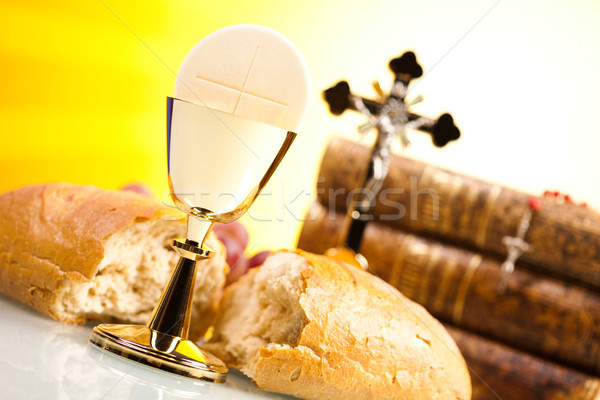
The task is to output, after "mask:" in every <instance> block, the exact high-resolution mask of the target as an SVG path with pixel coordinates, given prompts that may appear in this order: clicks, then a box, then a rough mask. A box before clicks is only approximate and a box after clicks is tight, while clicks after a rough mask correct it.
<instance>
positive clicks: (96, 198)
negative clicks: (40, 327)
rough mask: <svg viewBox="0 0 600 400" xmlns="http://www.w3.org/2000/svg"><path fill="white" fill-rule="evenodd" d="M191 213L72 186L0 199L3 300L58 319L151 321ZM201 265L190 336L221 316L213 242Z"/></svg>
mask: <svg viewBox="0 0 600 400" xmlns="http://www.w3.org/2000/svg"><path fill="white" fill-rule="evenodd" d="M185 234H186V222H185V216H184V215H183V214H182V213H180V212H179V211H178V210H176V209H174V208H170V207H165V206H163V205H161V204H160V203H159V202H157V201H156V200H154V199H151V198H149V197H145V196H142V195H139V194H136V193H132V192H125V191H111V190H103V189H100V188H97V187H94V186H80V185H73V184H67V183H48V184H43V185H32V186H26V187H22V188H19V189H16V190H14V191H11V192H7V193H4V194H3V195H1V196H0V293H3V294H5V295H6V296H9V297H12V298H13V299H16V300H18V301H20V302H22V303H24V304H26V305H28V306H30V307H32V308H34V309H36V310H38V311H40V312H42V313H44V314H48V315H50V316H52V317H53V318H55V319H57V320H60V321H66V322H71V323H84V322H85V321H86V320H88V319H91V320H97V321H102V322H129V323H136V324H145V323H146V322H147V321H148V318H149V317H150V314H151V313H152V310H153V308H154V306H155V305H156V303H157V301H158V298H159V297H160V294H161V293H162V290H163V288H164V287H165V285H166V283H167V281H168V279H169V276H170V274H171V271H172V270H173V268H174V267H175V265H176V263H177V260H178V254H177V253H176V252H175V251H174V250H172V248H171V242H172V241H173V239H174V238H181V237H185ZM207 245H208V246H209V247H211V248H212V249H213V250H214V255H213V257H212V258H210V259H208V260H204V261H200V262H199V263H198V267H197V276H196V286H195V289H194V304H193V310H192V323H191V327H190V337H191V338H193V339H197V338H199V337H200V336H201V335H202V334H203V333H204V332H205V331H206V330H207V329H208V327H209V326H210V325H211V323H212V320H213V317H214V315H215V313H216V309H217V306H218V302H219V299H220V295H221V292H222V288H223V285H224V282H225V274H226V273H227V271H228V267H227V264H226V262H225V249H224V247H223V245H222V244H221V243H220V242H219V241H218V240H217V239H216V237H215V236H214V235H211V236H210V237H209V238H208V240H207Z"/></svg>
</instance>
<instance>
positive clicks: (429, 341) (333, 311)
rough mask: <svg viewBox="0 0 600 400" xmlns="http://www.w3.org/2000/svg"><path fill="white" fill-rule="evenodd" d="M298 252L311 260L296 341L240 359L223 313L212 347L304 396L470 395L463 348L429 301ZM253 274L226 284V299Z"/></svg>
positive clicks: (268, 384) (273, 387)
mask: <svg viewBox="0 0 600 400" xmlns="http://www.w3.org/2000/svg"><path fill="white" fill-rule="evenodd" d="M295 253H296V254H298V255H299V256H301V257H304V258H305V259H306V260H307V261H308V265H309V267H307V268H305V269H304V270H303V271H302V276H303V278H304V281H305V285H306V286H305V289H304V291H303V292H302V293H301V295H300V299H299V302H300V306H301V307H302V309H303V310H304V312H305V315H306V318H307V321H308V322H307V323H306V325H305V326H304V328H303V330H302V332H301V334H300V337H299V340H298V342H297V343H293V344H291V345H281V344H274V343H270V344H268V345H267V346H263V347H261V348H260V349H259V351H258V354H257V356H256V357H254V359H253V361H251V362H250V363H248V364H246V365H242V364H241V363H240V362H239V360H235V359H231V357H232V355H231V353H229V352H227V347H228V343H227V337H228V334H227V332H222V331H220V329H221V324H220V322H219V319H218V320H217V323H216V326H215V338H217V341H216V342H215V343H212V344H211V345H210V350H211V351H212V352H213V353H215V354H217V355H218V356H220V357H222V358H224V359H226V360H227V361H228V362H230V363H231V365H232V366H233V367H237V368H242V370H243V371H244V372H246V373H247V374H248V375H249V376H250V377H251V378H252V379H253V380H254V382H255V383H256V385H257V386H258V387H260V388H262V389H264V390H269V391H274V392H280V393H286V394H291V395H294V396H298V397H301V398H305V399H325V398H327V399H357V400H358V399H361V400H364V399H470V397H471V385H470V378H469V373H468V370H467V368H466V364H465V362H464V359H463V358H462V356H461V354H460V351H459V350H458V348H457V346H456V345H455V343H454V341H453V340H452V339H451V337H450V336H449V334H448V333H447V332H446V330H445V329H444V328H443V326H442V325H441V324H440V323H439V322H438V321H437V320H436V319H435V318H433V317H432V316H431V315H430V314H429V313H427V311H425V309H424V308H423V307H421V306H420V305H418V304H416V303H414V302H412V301H411V300H409V299H408V298H406V297H404V296H403V295H402V294H400V293H399V292H398V291H397V290H395V289H393V288H392V287H391V286H389V285H388V284H386V283H385V282H383V281H382V280H380V279H379V278H377V277H375V276H373V275H371V274H369V273H367V272H364V271H362V270H360V269H358V268H356V267H353V266H350V265H348V264H345V263H343V262H341V261H338V260H335V259H332V258H329V257H324V256H318V255H314V254H311V253H307V252H304V251H301V250H297V251H295ZM255 276H256V274H255V273H251V274H250V275H248V276H247V277H244V278H242V280H240V281H239V282H237V283H236V284H234V285H232V286H231V287H229V288H227V289H226V293H225V296H224V299H223V304H227V303H228V300H227V299H228V297H230V296H236V292H238V291H240V290H241V285H244V280H245V279H249V280H252V279H254V277H255ZM223 312H226V310H222V311H221V315H223ZM257 318H258V316H257ZM223 326H225V325H223ZM219 349H221V350H219Z"/></svg>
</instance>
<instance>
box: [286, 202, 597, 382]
mask: <svg viewBox="0 0 600 400" xmlns="http://www.w3.org/2000/svg"><path fill="white" fill-rule="evenodd" d="M343 221H344V215H342V214H338V213H335V212H331V211H329V210H327V209H325V208H324V207H322V206H321V205H320V204H318V203H314V204H313V207H312V208H311V210H310V212H309V214H308V216H307V218H306V220H305V221H304V226H303V229H302V232H301V234H300V239H299V242H298V247H299V248H302V249H305V250H307V251H312V252H316V253H323V252H325V251H326V250H327V249H329V248H331V247H335V244H336V243H337V237H338V235H339V233H340V231H341V227H342V225H343ZM361 253H362V254H363V255H364V256H365V257H366V259H367V260H368V262H369V268H370V271H371V272H372V273H374V274H375V275H378V276H379V277H381V278H382V279H383V280H385V281H387V282H389V283H390V284H392V285H393V286H394V287H396V288H397V289H398V290H400V291H401V292H402V293H403V294H404V295H406V296H407V297H409V298H411V299H412V300H414V301H416V302H417V303H420V304H421V305H423V306H424V307H425V308H427V310H428V311H429V312H430V313H431V314H433V315H434V316H435V317H437V318H439V319H440V320H442V321H445V322H449V323H452V324H453V325H455V326H458V327H461V328H464V329H466V330H469V331H473V332H478V333H481V334H482V335H484V336H486V337H490V338H493V339H495V340H498V341H501V342H504V343H506V344H509V345H511V346H513V347H516V348H521V349H523V350H525V351H530V352H532V353H535V354H539V355H541V356H542V357H544V358H548V359H552V360H556V361H558V362H561V363H564V364H568V365H571V366H574V367H576V368H580V369H582V370H584V371H588V372H590V373H595V374H598V373H600V293H597V292H595V291H593V290H587V289H585V288H582V287H580V286H577V285H573V284H569V283H565V282H562V281H560V280H557V279H554V278H551V277H546V276H544V275H542V274H540V273H536V272H533V271H529V270H527V269H525V268H516V270H515V272H514V273H513V275H512V276H511V278H510V280H509V281H508V286H507V288H506V291H505V292H501V291H500V290H499V282H500V276H501V268H500V265H501V261H500V260H498V259H496V258H493V257H490V256H485V255H482V254H479V253H476V252H472V251H469V250H467V249H463V248H460V247H456V246H453V245H449V244H446V243H443V242H440V241H437V240H434V239H429V238H425V237H419V236H416V235H412V234H407V233H404V232H403V231H400V230H397V229H396V230H395V229H391V228H389V227H387V226H384V225H381V224H379V223H374V222H371V223H369V224H368V225H367V227H366V229H365V234H364V237H363V241H362V245H361Z"/></svg>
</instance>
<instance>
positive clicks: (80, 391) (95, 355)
mask: <svg viewBox="0 0 600 400" xmlns="http://www.w3.org/2000/svg"><path fill="white" fill-rule="evenodd" d="M93 325H94V324H88V325H70V324H66V323H62V322H58V321H54V320H52V319H51V318H49V317H46V316H44V315H41V314H39V313H37V312H35V311H33V310H31V309H29V308H27V307H25V306H22V305H21V304H19V303H16V302H14V301H13V300H10V299H8V298H6V297H3V296H0V399H10V400H19V399H27V400H30V399H31V400H50V399H51V400H57V399H60V400H62V399H78V400H81V399H86V400H87V399H92V400H105V399H111V400H112V399H135V400H138V399H139V400H141V399H144V400H153V399H157V400H159V399H160V400H167V399H169V400H172V399H204V400H221V399H241V400H245V399H292V398H291V397H287V396H282V395H278V394H274V393H268V392H264V391H261V390H259V389H257V388H256V387H255V386H254V385H253V384H252V382H251V381H250V380H249V379H248V378H247V377H246V376H244V375H243V374H242V373H241V372H239V371H236V370H230V372H229V374H228V377H227V382H226V383H224V384H220V383H209V382H202V381H196V380H193V379H189V378H183V377H179V376H177V375H174V374H170V373H167V372H163V371H160V370H157V369H154V368H151V367H146V366H143V365H140V364H137V363H134V362H132V361H129V360H125V359H123V358H121V357H118V356H116V355H113V354H111V353H108V352H106V351H104V350H101V349H98V348H96V347H95V346H90V345H88V338H89V336H90V333H91V328H92V326H93Z"/></svg>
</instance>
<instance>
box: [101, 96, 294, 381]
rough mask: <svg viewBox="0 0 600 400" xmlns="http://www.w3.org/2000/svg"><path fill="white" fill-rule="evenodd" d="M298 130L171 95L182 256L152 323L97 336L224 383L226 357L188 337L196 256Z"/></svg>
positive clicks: (109, 327) (142, 358) (253, 192)
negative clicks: (183, 225) (183, 230)
mask: <svg viewBox="0 0 600 400" xmlns="http://www.w3.org/2000/svg"><path fill="white" fill-rule="evenodd" d="M295 137H296V133H294V132H290V131H286V130H284V129H281V128H278V127H274V126H271V125H268V124H265V123H262V122H258V121H254V120H250V119H246V118H242V117H238V116H235V115H232V114H228V113H224V112H221V111H217V110H214V109H211V108H208V107H204V106H201V105H198V104H195V103H190V102H187V101H184V100H180V99H176V98H172V97H168V98H167V166H168V171H169V188H170V193H171V198H172V199H173V202H174V203H175V205H176V206H177V207H178V208H179V209H180V210H181V211H183V212H185V213H186V214H187V215H188V218H187V223H188V226H187V234H186V238H185V239H175V240H174V241H173V248H174V249H175V250H176V251H177V252H178V253H179V255H180V258H179V261H178V263H177V266H176V267H175V269H174V270H173V273H172V275H171V278H170V280H169V282H168V284H167V286H166V287H165V289H164V291H163V293H162V295H161V297H160V300H159V302H158V304H157V305H156V307H155V308H154V311H153V313H152V316H151V317H150V319H149V321H148V323H147V324H146V325H145V326H144V325H121V324H101V325H98V326H96V327H94V328H93V331H92V335H91V337H90V342H91V343H92V344H94V345H96V346H98V347H101V348H103V349H105V350H108V351H110V352H112V353H115V354H118V355H120V356H123V357H125V358H128V359H131V360H134V361H137V362H140V363H143V364H146V365H148V366H151V367H155V368H159V369H161V370H164V371H168V372H173V373H176V374H179V375H183V376H187V377H192V378H196V379H201V380H205V381H211V382H224V381H225V378H226V376H227V371H228V370H227V366H226V365H225V363H223V361H221V360H220V359H218V358H217V357H215V356H214V355H212V354H210V353H209V352H207V351H206V350H203V349H202V348H200V347H199V346H198V345H197V344H196V343H194V342H193V341H190V340H188V331H189V325H190V316H191V304H192V296H193V288H194V280H195V276H196V268H197V262H198V261H200V260H203V259H206V258H208V257H210V256H211V250H210V249H209V248H208V247H207V246H206V245H204V240H205V239H206V237H207V235H208V233H209V232H210V230H211V228H212V226H213V225H214V224H215V223H228V222H232V221H235V220H237V219H238V218H240V217H241V216H242V215H244V213H245V212H246V211H247V210H248V208H250V206H251V205H252V203H253V202H254V200H255V199H256V197H257V196H258V195H259V194H260V192H261V190H262V189H263V188H264V186H265V185H266V184H267V182H268V181H269V179H270V178H271V176H272V175H273V173H274V172H275V170H276V169H277V167H278V166H279V164H280V162H281V160H282V159H283V157H284V156H285V154H286V153H287V151H288V149H289V148H290V146H291V144H292V142H293V141H294V139H295Z"/></svg>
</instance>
